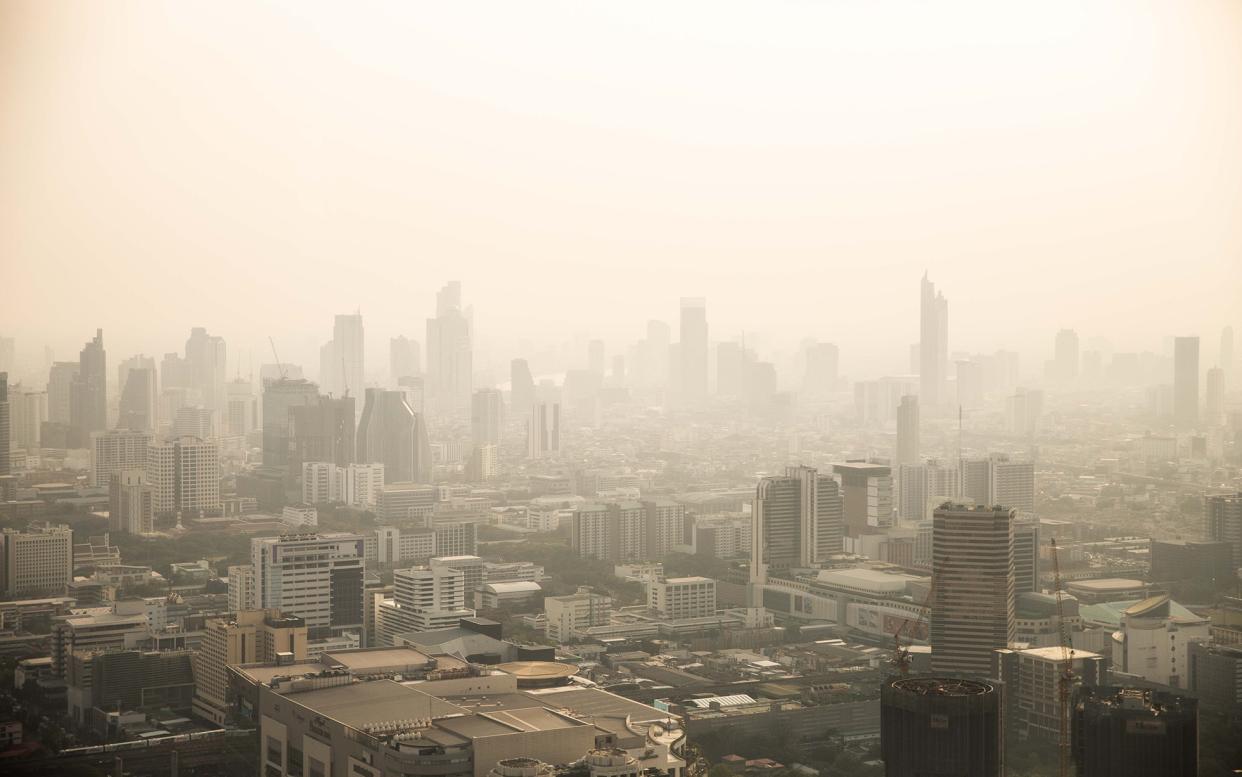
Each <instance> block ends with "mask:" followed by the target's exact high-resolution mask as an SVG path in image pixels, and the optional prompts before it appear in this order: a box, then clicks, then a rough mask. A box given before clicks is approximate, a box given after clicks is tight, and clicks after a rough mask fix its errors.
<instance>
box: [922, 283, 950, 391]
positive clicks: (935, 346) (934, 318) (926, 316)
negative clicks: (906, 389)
mask: <svg viewBox="0 0 1242 777" xmlns="http://www.w3.org/2000/svg"><path fill="white" fill-rule="evenodd" d="M921 288H922V296H921V305H920V316H919V337H920V340H919V398H920V399H921V401H922V403H923V406H924V407H925V408H927V409H928V410H933V411H934V410H935V409H936V408H939V407H940V406H941V405H942V404H943V403H944V402H945V400H946V396H945V372H946V370H947V369H948V365H949V302H948V300H946V299H945V298H944V294H943V293H937V291H936V284H934V283H932V282H931V281H930V280H928V277H927V273H924V274H923V284H922V287H921Z"/></svg>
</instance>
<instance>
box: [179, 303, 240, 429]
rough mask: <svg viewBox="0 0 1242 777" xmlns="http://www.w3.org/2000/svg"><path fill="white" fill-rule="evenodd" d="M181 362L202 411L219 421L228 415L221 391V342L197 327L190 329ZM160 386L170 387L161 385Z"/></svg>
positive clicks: (224, 369) (224, 359)
mask: <svg viewBox="0 0 1242 777" xmlns="http://www.w3.org/2000/svg"><path fill="white" fill-rule="evenodd" d="M185 360H186V362H187V363H188V366H189V371H190V386H191V388H194V389H197V390H198V391H199V394H200V397H201V401H202V405H203V407H205V408H207V409H208V410H211V411H212V412H214V413H217V414H218V415H219V416H220V418H221V419H223V418H224V415H225V413H227V412H228V395H227V394H225V391H224V381H225V376H226V375H227V374H228V351H227V349H226V347H225V344H224V338H223V337H216V336H214V335H209V334H207V330H206V329H204V328H203V327H201V326H198V327H194V328H193V329H191V330H190V338H189V339H188V340H186V341H185ZM164 385H166V386H167V385H171V384H169V383H167V382H165V384H164Z"/></svg>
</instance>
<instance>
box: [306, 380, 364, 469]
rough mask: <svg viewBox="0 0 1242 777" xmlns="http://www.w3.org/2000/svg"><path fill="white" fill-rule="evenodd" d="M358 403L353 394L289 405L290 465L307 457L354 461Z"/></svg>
mask: <svg viewBox="0 0 1242 777" xmlns="http://www.w3.org/2000/svg"><path fill="white" fill-rule="evenodd" d="M338 372H339V369H338ZM355 404H356V403H355V402H354V398H353V397H345V396H343V397H338V398H334V397H331V396H319V397H316V398H315V400H314V401H311V402H307V403H306V404H302V405H294V406H292V407H290V408H289V466H290V467H300V466H301V464H302V462H304V461H330V462H332V463H333V464H335V465H336V466H338V467H345V466H348V465H350V464H352V463H353V462H354V461H355V459H354V455H355V453H356V448H357V442H356V439H355V436H356V432H355V423H356V421H357V419H356V413H357V411H356V410H355V407H354V406H355Z"/></svg>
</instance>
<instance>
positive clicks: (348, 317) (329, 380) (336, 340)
mask: <svg viewBox="0 0 1242 777" xmlns="http://www.w3.org/2000/svg"><path fill="white" fill-rule="evenodd" d="M364 343H365V337H364V332H363V327H362V314H361V313H340V314H337V316H336V319H335V321H334V322H333V325H332V339H331V340H329V341H328V342H327V343H325V344H324V346H323V347H322V348H320V349H319V383H320V386H321V387H322V389H323V392H324V393H325V394H329V395H331V396H333V397H343V396H346V395H347V394H348V395H349V396H351V397H360V396H362V392H363V390H364V389H365V388H366V385H365V382H364V372H365V370H364V364H363V349H364ZM356 405H357V403H355V406H356ZM355 412H361V409H360V408H358V409H356V411H355ZM355 420H356V419H355Z"/></svg>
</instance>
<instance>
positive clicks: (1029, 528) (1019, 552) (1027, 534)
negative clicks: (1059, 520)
mask: <svg viewBox="0 0 1242 777" xmlns="http://www.w3.org/2000/svg"><path fill="white" fill-rule="evenodd" d="M1013 590H1014V593H1015V595H1016V594H1024V593H1039V521H1038V520H1037V519H1035V518H1032V517H1027V518H1015V519H1014V522H1013Z"/></svg>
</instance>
